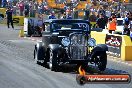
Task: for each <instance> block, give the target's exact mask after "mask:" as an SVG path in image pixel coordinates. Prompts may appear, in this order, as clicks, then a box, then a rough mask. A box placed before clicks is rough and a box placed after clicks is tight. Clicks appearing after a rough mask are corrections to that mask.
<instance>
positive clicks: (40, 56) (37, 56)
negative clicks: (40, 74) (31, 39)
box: [34, 47, 45, 64]
mask: <svg viewBox="0 0 132 88" xmlns="http://www.w3.org/2000/svg"><path fill="white" fill-rule="evenodd" d="M44 57H45V52H44V49H43V47H39V48H38V49H36V48H35V49H34V62H35V63H36V64H41V62H39V60H44Z"/></svg>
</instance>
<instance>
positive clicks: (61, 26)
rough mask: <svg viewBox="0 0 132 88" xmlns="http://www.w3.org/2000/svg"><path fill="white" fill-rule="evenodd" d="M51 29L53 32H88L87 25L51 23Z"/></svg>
mask: <svg viewBox="0 0 132 88" xmlns="http://www.w3.org/2000/svg"><path fill="white" fill-rule="evenodd" d="M52 28H53V30H54V31H55V30H74V29H78V30H79V29H80V30H85V31H86V30H87V31H89V25H88V24H86V23H71V24H59V23H53V25H52Z"/></svg>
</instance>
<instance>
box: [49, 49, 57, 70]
mask: <svg viewBox="0 0 132 88" xmlns="http://www.w3.org/2000/svg"><path fill="white" fill-rule="evenodd" d="M49 55H50V57H49V68H50V69H51V71H57V68H58V63H57V58H58V55H57V52H55V51H53V50H50V51H49Z"/></svg>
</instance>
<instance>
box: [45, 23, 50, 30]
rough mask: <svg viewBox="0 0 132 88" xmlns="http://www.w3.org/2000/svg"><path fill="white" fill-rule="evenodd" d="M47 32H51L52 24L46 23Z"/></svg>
mask: <svg viewBox="0 0 132 88" xmlns="http://www.w3.org/2000/svg"><path fill="white" fill-rule="evenodd" d="M45 31H48V32H49V31H50V24H49V23H45Z"/></svg>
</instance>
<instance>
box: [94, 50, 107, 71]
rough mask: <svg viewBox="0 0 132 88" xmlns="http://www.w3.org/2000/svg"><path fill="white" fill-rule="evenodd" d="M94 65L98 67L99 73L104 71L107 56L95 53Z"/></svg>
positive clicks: (102, 53) (103, 53)
mask: <svg viewBox="0 0 132 88" xmlns="http://www.w3.org/2000/svg"><path fill="white" fill-rule="evenodd" d="M95 64H97V65H98V69H99V70H100V71H104V70H105V69H106V65H107V54H106V52H97V53H96V56H95Z"/></svg>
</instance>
